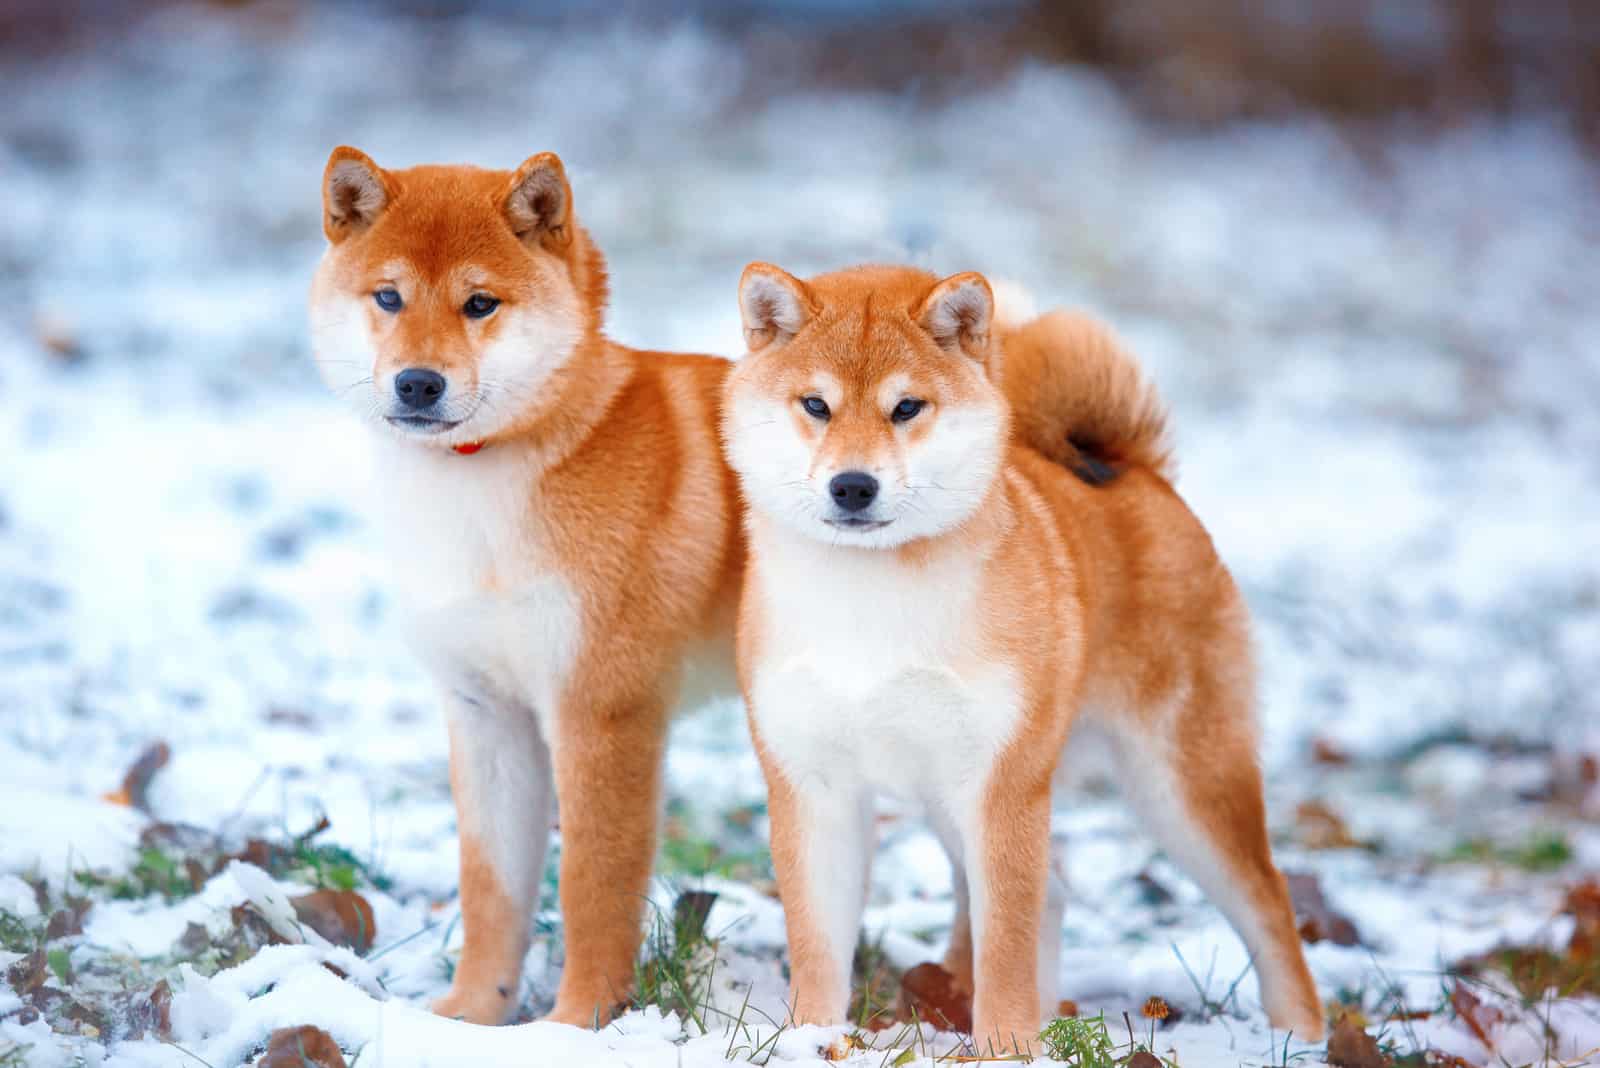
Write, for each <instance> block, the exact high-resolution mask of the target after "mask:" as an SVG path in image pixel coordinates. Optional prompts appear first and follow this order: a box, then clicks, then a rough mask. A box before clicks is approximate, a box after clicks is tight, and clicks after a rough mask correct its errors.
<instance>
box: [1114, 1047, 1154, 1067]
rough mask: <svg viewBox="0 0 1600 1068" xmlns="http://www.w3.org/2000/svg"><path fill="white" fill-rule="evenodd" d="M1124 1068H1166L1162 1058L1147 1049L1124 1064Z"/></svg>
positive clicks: (1140, 1051) (1137, 1053)
mask: <svg viewBox="0 0 1600 1068" xmlns="http://www.w3.org/2000/svg"><path fill="white" fill-rule="evenodd" d="M1123 1068H1164V1066H1163V1065H1162V1063H1161V1058H1160V1057H1157V1056H1156V1055H1155V1054H1154V1053H1151V1052H1150V1051H1149V1050H1147V1049H1142V1050H1139V1051H1138V1052H1136V1053H1135V1054H1134V1055H1133V1056H1131V1057H1129V1058H1128V1059H1127V1060H1126V1061H1125V1062H1123Z"/></svg>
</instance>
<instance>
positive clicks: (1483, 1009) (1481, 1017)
mask: <svg viewBox="0 0 1600 1068" xmlns="http://www.w3.org/2000/svg"><path fill="white" fill-rule="evenodd" d="M1450 1007H1451V1008H1452V1009H1454V1010H1455V1011H1456V1016H1457V1017H1459V1018H1460V1020H1461V1022H1462V1023H1464V1024H1466V1025H1467V1030H1469V1031H1471V1032H1472V1037H1473V1038H1476V1039H1477V1040H1478V1041H1479V1042H1481V1043H1483V1048H1484V1049H1486V1050H1489V1051H1490V1052H1491V1053H1492V1052H1494V1038H1493V1037H1492V1035H1491V1032H1493V1031H1494V1029H1495V1028H1496V1027H1497V1026H1499V1024H1500V1022H1501V1020H1502V1019H1504V1017H1503V1016H1502V1015H1501V1013H1500V1010H1499V1009H1497V1008H1495V1007H1494V1006H1493V1005H1487V1004H1485V1003H1484V1001H1483V999H1482V998H1480V997H1478V995H1476V994H1474V993H1473V992H1472V991H1470V990H1468V989H1467V988H1466V986H1464V985H1463V984H1461V983H1456V984H1455V986H1454V987H1453V988H1452V989H1451V991H1450Z"/></svg>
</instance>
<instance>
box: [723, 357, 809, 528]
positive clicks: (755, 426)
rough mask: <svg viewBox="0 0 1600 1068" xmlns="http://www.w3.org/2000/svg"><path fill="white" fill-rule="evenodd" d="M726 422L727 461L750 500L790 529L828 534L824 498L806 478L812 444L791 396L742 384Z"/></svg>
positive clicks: (734, 396) (735, 393)
mask: <svg viewBox="0 0 1600 1068" xmlns="http://www.w3.org/2000/svg"><path fill="white" fill-rule="evenodd" d="M726 427H727V435H728V448H727V452H728V463H729V464H730V465H731V466H732V467H733V469H734V470H735V471H736V472H738V474H739V479H740V483H741V485H742V486H743V488H744V492H745V496H746V497H747V498H749V500H750V503H751V504H752V505H754V506H755V507H756V508H757V509H759V510H760V511H762V512H765V513H766V514H767V515H770V516H772V517H773V518H774V519H776V520H778V521H779V522H781V523H784V524H786V525H787V526H788V527H789V528H790V529H791V530H796V531H800V532H802V533H806V534H811V535H813V536H816V535H817V533H818V532H821V533H822V534H826V533H827V532H828V529H829V528H827V527H825V526H823V525H822V516H823V515H825V514H826V512H825V511H823V505H824V503H825V502H824V501H823V500H822V499H821V498H819V497H818V496H817V495H816V494H815V493H814V492H812V490H811V489H810V487H809V485H808V484H807V475H808V472H809V471H810V468H811V444H810V442H808V441H806V440H805V439H804V438H802V437H801V436H800V433H799V432H798V431H797V430H796V429H795V426H794V419H793V417H792V414H791V412H790V409H789V402H787V401H783V400H777V399H774V398H771V397H767V396H764V395H762V394H760V393H758V392H757V391H755V390H753V389H749V388H748V387H741V388H738V389H736V390H735V392H734V394H733V400H732V403H731V404H730V405H729V415H728V419H727V421H726ZM813 528H815V529H813Z"/></svg>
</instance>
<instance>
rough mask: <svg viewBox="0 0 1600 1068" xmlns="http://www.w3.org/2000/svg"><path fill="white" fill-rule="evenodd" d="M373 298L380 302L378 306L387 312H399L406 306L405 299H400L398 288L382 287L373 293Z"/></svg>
mask: <svg viewBox="0 0 1600 1068" xmlns="http://www.w3.org/2000/svg"><path fill="white" fill-rule="evenodd" d="M372 299H373V300H375V301H377V302H378V307H380V308H382V309H383V310H384V311H387V312H397V311H399V310H400V309H401V308H403V307H405V301H403V300H401V299H400V291H399V290H397V289H380V290H378V291H377V292H376V293H374V294H372Z"/></svg>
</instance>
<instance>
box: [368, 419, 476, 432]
mask: <svg viewBox="0 0 1600 1068" xmlns="http://www.w3.org/2000/svg"><path fill="white" fill-rule="evenodd" d="M383 419H384V422H386V423H388V424H389V425H390V426H397V427H399V428H400V429H402V430H408V431H410V432H411V433H413V434H443V433H444V432H445V431H447V430H454V429H455V428H456V427H458V426H460V425H461V424H462V422H463V420H461V419H434V418H432V417H431V416H426V415H386V416H384V417H383Z"/></svg>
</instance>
